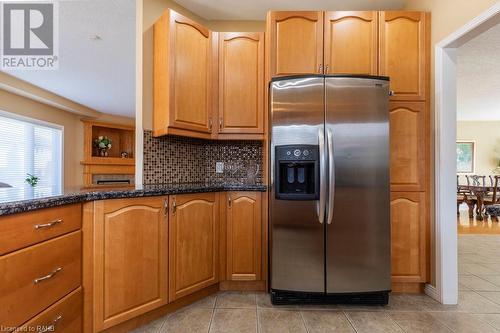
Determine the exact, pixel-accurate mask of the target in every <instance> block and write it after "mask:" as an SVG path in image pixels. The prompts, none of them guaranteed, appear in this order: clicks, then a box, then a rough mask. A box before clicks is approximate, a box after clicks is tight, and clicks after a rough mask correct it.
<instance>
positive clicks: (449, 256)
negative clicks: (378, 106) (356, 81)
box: [426, 3, 500, 304]
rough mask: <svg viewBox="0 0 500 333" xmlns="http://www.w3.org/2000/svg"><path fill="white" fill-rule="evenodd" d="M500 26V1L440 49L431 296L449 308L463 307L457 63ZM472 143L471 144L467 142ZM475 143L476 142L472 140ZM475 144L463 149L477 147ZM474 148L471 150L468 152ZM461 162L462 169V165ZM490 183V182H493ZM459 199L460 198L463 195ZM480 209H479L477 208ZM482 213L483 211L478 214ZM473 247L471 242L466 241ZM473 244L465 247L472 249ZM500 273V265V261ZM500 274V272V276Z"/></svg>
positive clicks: (456, 33)
mask: <svg viewBox="0 0 500 333" xmlns="http://www.w3.org/2000/svg"><path fill="white" fill-rule="evenodd" d="M499 23H500V3H498V4H497V5H495V6H493V7H491V8H490V9H488V10H487V11H486V12H484V13H482V14H481V15H479V16H477V17H476V18H475V19H473V20H472V21H470V22H469V23H467V24H466V25H464V26H463V27H462V28H460V29H459V30H457V31H455V32H454V33H453V34H451V35H450V36H449V37H447V38H445V39H444V40H443V41H441V42H440V43H438V44H437V45H436V48H435V133H436V134H435V135H436V137H435V200H436V211H435V214H436V215H435V217H436V219H435V230H434V231H435V267H436V284H435V286H430V285H427V286H426V293H427V294H429V295H430V296H432V297H433V298H435V299H437V300H438V301H440V302H441V303H444V304H457V302H458V300H459V288H458V285H459V284H458V260H457V253H458V250H457V249H458V244H459V241H458V235H457V234H458V233H457V202H456V201H454V200H453V197H454V196H453V195H451V194H452V193H453V191H455V192H457V191H458V187H457V147H458V145H457V64H458V51H459V48H460V47H462V46H464V45H465V44H466V43H468V42H470V41H472V40H473V39H475V38H476V37H478V36H479V35H481V34H483V33H485V32H487V31H488V30H490V29H492V28H494V27H495V26H497V25H498V24H499ZM462 141H467V140H462ZM469 141H473V140H469ZM472 146H474V145H473V144H471V143H470V142H469V144H464V145H461V148H463V149H465V150H467V149H469V150H470V149H471V148H472ZM466 147H469V148H466ZM460 164H461V162H460V163H459V165H458V167H462V165H460ZM488 181H489V180H488ZM457 199H458V196H457ZM473 209H475V208H473ZM478 214H479V212H478ZM466 243H467V242H466ZM499 244H500V243H499ZM462 246H463V247H462ZM470 246H473V245H470V244H466V245H464V244H461V250H463V251H467V249H469V248H470ZM498 265H499V270H500V262H499V264H498ZM499 274H500V273H499Z"/></svg>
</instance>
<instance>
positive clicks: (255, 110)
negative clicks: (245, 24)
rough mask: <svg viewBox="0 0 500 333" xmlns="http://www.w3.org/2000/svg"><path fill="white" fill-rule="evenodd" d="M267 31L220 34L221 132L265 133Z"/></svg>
mask: <svg viewBox="0 0 500 333" xmlns="http://www.w3.org/2000/svg"><path fill="white" fill-rule="evenodd" d="M263 99H264V33H262V32H255V33H250V32H231V33H229V32H227V33H220V34H219V133H256V134H259V133H263V132H264V100H263Z"/></svg>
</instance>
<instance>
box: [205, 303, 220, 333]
mask: <svg viewBox="0 0 500 333" xmlns="http://www.w3.org/2000/svg"><path fill="white" fill-rule="evenodd" d="M218 298H219V297H217V295H216V296H215V301H214V306H213V307H212V315H211V316H210V322H209V323H208V331H207V333H210V330H211V329H212V321H213V320H214V317H215V309H216V306H217V299H218Z"/></svg>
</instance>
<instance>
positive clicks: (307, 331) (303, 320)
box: [298, 309, 309, 333]
mask: <svg viewBox="0 0 500 333" xmlns="http://www.w3.org/2000/svg"><path fill="white" fill-rule="evenodd" d="M298 310H299V315H300V319H301V320H302V325H304V329H305V330H306V333H309V329H308V328H307V325H306V321H305V319H304V315H303V314H302V310H301V309H298Z"/></svg>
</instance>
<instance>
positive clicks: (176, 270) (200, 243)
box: [168, 193, 219, 302]
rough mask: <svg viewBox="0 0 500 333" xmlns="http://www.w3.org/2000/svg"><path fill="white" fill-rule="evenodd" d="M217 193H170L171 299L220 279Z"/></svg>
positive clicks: (190, 292) (169, 275)
mask: <svg viewBox="0 0 500 333" xmlns="http://www.w3.org/2000/svg"><path fill="white" fill-rule="evenodd" d="M218 196H219V194H218V193H196V194H183V195H172V196H170V210H169V211H170V213H169V230H168V238H169V274H168V278H169V302H172V301H174V300H176V299H178V298H180V297H183V296H186V295H189V294H192V293H193V292H195V291H198V290H201V289H203V288H205V287H207V286H210V285H212V284H216V283H218V282H219V269H218V268H219V255H218V248H219V240H218V239H219V203H218Z"/></svg>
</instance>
